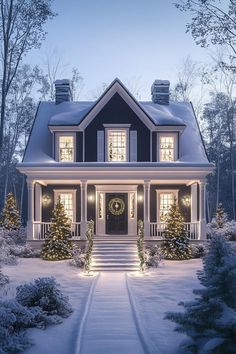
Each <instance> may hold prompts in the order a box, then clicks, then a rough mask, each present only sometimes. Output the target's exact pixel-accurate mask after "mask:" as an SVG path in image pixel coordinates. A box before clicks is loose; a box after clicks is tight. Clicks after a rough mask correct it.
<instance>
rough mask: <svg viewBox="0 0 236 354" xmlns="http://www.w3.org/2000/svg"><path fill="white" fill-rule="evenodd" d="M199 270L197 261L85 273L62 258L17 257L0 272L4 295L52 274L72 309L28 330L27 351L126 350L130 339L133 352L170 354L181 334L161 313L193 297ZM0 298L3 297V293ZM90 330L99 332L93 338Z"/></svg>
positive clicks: (29, 353) (40, 353)
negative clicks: (6, 280)
mask: <svg viewBox="0 0 236 354" xmlns="http://www.w3.org/2000/svg"><path fill="white" fill-rule="evenodd" d="M201 268H202V263H201V260H199V259H196V260H189V261H181V262H178V261H165V262H164V263H163V264H162V265H161V266H160V267H159V268H157V269H155V270H153V271H151V272H148V273H147V274H146V275H139V274H138V273H129V274H127V275H126V276H124V274H123V275H122V273H119V272H114V273H113V272H107V273H102V274H100V275H99V276H98V277H96V276H94V277H86V276H84V275H83V274H82V273H81V272H80V271H79V270H78V269H77V268H74V267H70V266H69V265H68V262H67V261H61V262H47V261H42V260H40V259H22V260H20V263H19V265H18V266H4V267H3V273H5V274H7V275H9V277H10V279H11V283H10V285H9V287H8V291H7V296H8V297H11V296H13V295H14V289H15V287H16V285H18V284H20V283H23V282H25V281H29V280H32V279H34V278H37V277H44V276H51V275H52V276H54V277H55V278H56V279H57V280H58V282H59V283H60V284H61V287H62V290H63V292H64V293H65V294H67V295H68V296H69V298H70V303H71V305H72V306H73V309H74V312H73V314H72V315H71V316H70V317H69V318H67V319H65V320H64V322H63V324H61V325H57V326H51V327H48V328H47V329H46V330H44V331H43V330H39V329H30V330H29V331H28V336H29V337H30V338H31V339H32V341H33V342H34V343H35V345H34V346H32V347H31V348H30V349H28V350H27V351H26V352H25V353H27V354H35V353H37V354H44V353H47V354H54V353H57V354H67V353H68V354H73V353H75V354H79V352H78V350H77V349H78V348H79V347H80V348H81V352H80V353H85V351H87V349H88V348H90V349H91V348H93V351H92V352H93V353H100V352H99V350H100V349H101V348H99V347H103V354H114V353H116V354H120V353H122V354H130V353H131V352H130V348H131V347H132V345H131V344H132V343H129V338H131V339H130V341H131V340H132V341H133V343H136V344H135V345H137V348H140V350H139V351H137V348H136V349H135V352H140V353H141V352H145V353H150V354H151V353H153V354H154V353H155V354H156V353H158V354H162V353H163V354H175V353H177V352H178V344H179V343H180V341H181V340H182V339H183V338H184V336H183V335H181V334H178V333H175V332H174V331H173V330H174V324H173V323H171V322H170V321H167V320H163V317H164V313H165V311H171V310H176V309H178V310H180V307H179V306H178V302H179V301H181V300H189V299H192V298H193V294H192V289H193V288H198V287H199V286H200V285H199V281H198V279H197V277H196V271H197V270H198V269H201ZM1 296H6V291H5V293H4V292H2V293H1V294H0V297H1ZM85 315H86V316H85ZM106 322H107V323H106ZM81 323H83V326H81ZM112 324H114V325H113V328H111V327H112ZM81 328H83V331H82V332H81V331H80V329H81ZM96 328H97V329H96ZM94 331H97V332H99V333H97V336H96V335H95V332H94ZM113 335H114V338H113V339H114V340H112V337H113ZM127 339H128V340H127ZM90 340H91V341H92V342H91V343H90ZM106 341H107V345H106ZM119 343H123V344H122V347H121V346H120V345H119ZM125 343H127V347H126V346H125ZM90 344H91V345H90ZM96 348H97V349H96ZM90 349H89V350H90ZM120 350H121V351H120ZM86 354H90V353H86Z"/></svg>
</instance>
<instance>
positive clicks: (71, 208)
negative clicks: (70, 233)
mask: <svg viewBox="0 0 236 354" xmlns="http://www.w3.org/2000/svg"><path fill="white" fill-rule="evenodd" d="M54 193H55V194H54V198H55V203H56V202H57V200H58V198H60V201H61V203H62V205H63V206H64V209H65V212H66V215H67V217H68V218H69V220H70V221H71V222H75V220H76V190H70V191H66V190H54Z"/></svg>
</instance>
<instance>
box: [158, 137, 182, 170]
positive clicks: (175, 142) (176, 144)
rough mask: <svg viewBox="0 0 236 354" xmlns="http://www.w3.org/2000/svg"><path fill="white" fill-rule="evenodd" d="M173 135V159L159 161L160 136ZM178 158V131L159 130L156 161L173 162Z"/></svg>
mask: <svg viewBox="0 0 236 354" xmlns="http://www.w3.org/2000/svg"><path fill="white" fill-rule="evenodd" d="M167 136H168V137H173V138H174V160H173V161H161V160H160V143H161V137H167ZM177 159H178V133H176V132H175V133H173V132H169V133H168V132H163V133H162V132H161V133H157V161H158V162H163V163H170V162H174V161H176V160H177Z"/></svg>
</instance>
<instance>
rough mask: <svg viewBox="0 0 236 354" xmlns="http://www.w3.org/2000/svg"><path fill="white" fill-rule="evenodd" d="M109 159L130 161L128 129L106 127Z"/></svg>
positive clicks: (111, 160) (110, 160)
mask: <svg viewBox="0 0 236 354" xmlns="http://www.w3.org/2000/svg"><path fill="white" fill-rule="evenodd" d="M106 150H107V161H109V162H126V161H128V129H106Z"/></svg>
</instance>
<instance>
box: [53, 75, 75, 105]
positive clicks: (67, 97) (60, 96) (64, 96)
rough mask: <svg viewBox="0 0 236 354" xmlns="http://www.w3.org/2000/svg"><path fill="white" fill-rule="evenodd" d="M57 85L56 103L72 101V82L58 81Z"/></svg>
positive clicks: (66, 80)
mask: <svg viewBox="0 0 236 354" xmlns="http://www.w3.org/2000/svg"><path fill="white" fill-rule="evenodd" d="M54 84H55V101H56V104H59V103H61V102H68V101H72V93H71V88H70V80H68V79H63V80H56V81H55V82H54Z"/></svg>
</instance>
